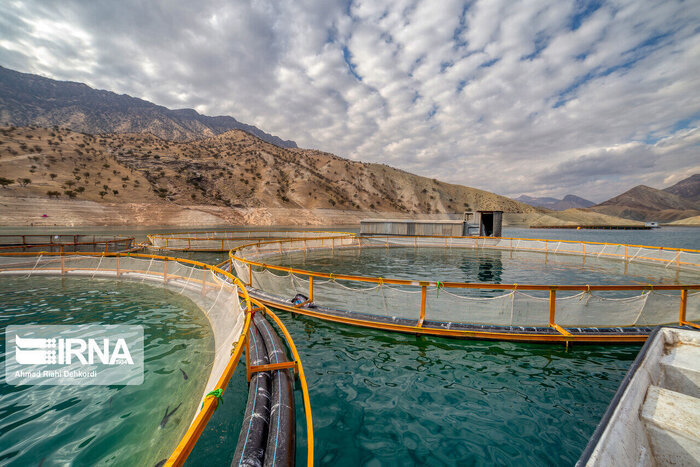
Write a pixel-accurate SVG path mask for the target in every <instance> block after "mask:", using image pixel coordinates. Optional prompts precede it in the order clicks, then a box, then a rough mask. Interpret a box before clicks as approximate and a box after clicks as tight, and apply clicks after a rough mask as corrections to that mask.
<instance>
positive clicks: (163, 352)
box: [0, 277, 214, 466]
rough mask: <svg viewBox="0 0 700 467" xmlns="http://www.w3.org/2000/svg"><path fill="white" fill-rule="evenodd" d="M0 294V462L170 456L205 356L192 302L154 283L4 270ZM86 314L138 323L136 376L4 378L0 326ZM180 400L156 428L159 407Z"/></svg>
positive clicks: (206, 337) (206, 341) (199, 317)
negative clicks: (79, 381) (106, 382)
mask: <svg viewBox="0 0 700 467" xmlns="http://www.w3.org/2000/svg"><path fill="white" fill-rule="evenodd" d="M0 303H2V312H1V313H0V325H1V326H2V328H3V332H2V333H1V334H0V358H1V359H2V361H3V363H2V367H3V372H2V384H0V464H2V465H4V464H9V465H18V466H26V465H40V464H41V465H154V464H155V463H156V462H158V461H160V460H161V459H163V458H166V457H168V456H169V454H170V452H172V450H173V449H174V447H175V446H176V445H177V442H178V441H179V440H180V438H181V437H182V435H183V434H184V432H185V431H186V429H187V427H188V426H189V424H190V422H191V420H192V417H193V416H194V413H195V409H196V406H197V404H198V403H199V398H200V397H201V394H202V392H203V391H204V385H205V384H206V381H207V378H208V377H209V371H210V368H211V363H212V362H213V352H214V342H213V336H212V334H211V329H210V327H209V323H208V321H207V319H206V318H205V317H204V315H203V314H202V312H201V311H200V310H199V309H198V308H197V307H196V306H195V305H194V303H192V302H191V301H189V300H187V299H185V298H183V297H181V296H179V295H177V294H175V293H172V292H170V291H168V290H166V289H162V288H158V287H151V286H147V285H137V284H132V283H128V282H116V281H108V280H99V279H94V280H90V279H80V278H64V279H61V278H54V277H32V278H29V279H25V278H13V277H3V278H2V280H0ZM88 323H94V324H140V325H142V326H144V345H145V349H144V350H145V374H144V383H143V384H142V385H139V386H87V387H85V386H11V385H8V384H6V383H5V380H4V378H5V374H4V360H5V352H6V349H5V333H4V327H5V326H8V325H11V324H88ZM180 369H182V370H183V371H184V372H185V373H186V374H187V375H188V379H187V380H185V379H184V377H183V375H182V372H181V371H180ZM180 403H182V405H181V406H180V407H179V408H178V409H177V411H176V412H175V413H174V414H173V415H172V416H171V418H170V420H169V421H168V422H167V423H166V424H165V426H164V427H162V428H161V427H160V423H161V420H162V418H163V415H164V413H165V410H166V409H167V408H170V411H172V410H173V409H174V408H175V407H177V406H178V404H180Z"/></svg>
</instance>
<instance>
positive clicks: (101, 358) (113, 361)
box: [5, 324, 144, 385]
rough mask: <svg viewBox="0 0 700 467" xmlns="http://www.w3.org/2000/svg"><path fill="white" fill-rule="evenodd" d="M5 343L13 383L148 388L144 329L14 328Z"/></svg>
mask: <svg viewBox="0 0 700 467" xmlns="http://www.w3.org/2000/svg"><path fill="white" fill-rule="evenodd" d="M5 343H6V346H7V354H6V359H5V379H6V381H7V382H8V383H9V384H14V385H26V384H51V385H112V384H116V385H134V384H141V383H143V373H144V371H143V370H144V352H143V348H144V345H143V326H138V325H137V326H132V325H97V324H87V325H76V326H66V325H34V324H32V325H21V326H16V325H13V326H8V327H7V328H6V329H5Z"/></svg>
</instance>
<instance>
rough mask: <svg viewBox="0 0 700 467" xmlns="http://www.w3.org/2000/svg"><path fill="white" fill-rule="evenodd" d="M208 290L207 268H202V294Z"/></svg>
mask: <svg viewBox="0 0 700 467" xmlns="http://www.w3.org/2000/svg"><path fill="white" fill-rule="evenodd" d="M206 292H207V269H202V295H204V294H205V293H206Z"/></svg>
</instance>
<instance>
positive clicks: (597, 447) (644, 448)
mask: <svg viewBox="0 0 700 467" xmlns="http://www.w3.org/2000/svg"><path fill="white" fill-rule="evenodd" d="M576 465H579V466H582V465H586V466H603V465H643V466H646V465H700V331H698V330H689V329H679V328H671V327H658V328H656V329H655V330H654V332H653V333H652V334H651V336H650V338H649V340H648V341H647V342H646V344H645V345H644V347H642V350H641V351H640V352H639V355H638V356H637V359H636V360H635V361H634V363H633V364H632V367H631V368H630V370H629V372H628V373H627V376H626V377H625V379H624V380H623V381H622V384H621V385H620V388H619V389H618V390H617V393H616V394H615V397H614V398H613V400H612V402H611V403H610V406H609V407H608V410H607V411H606V412H605V414H604V415H603V419H602V421H601V422H600V424H599V425H598V427H597V429H596V431H595V432H594V433H593V437H592V438H591V440H590V442H589V443H588V446H587V447H586V449H585V450H584V452H583V454H582V455H581V458H580V459H579V461H578V463H577V464H576Z"/></svg>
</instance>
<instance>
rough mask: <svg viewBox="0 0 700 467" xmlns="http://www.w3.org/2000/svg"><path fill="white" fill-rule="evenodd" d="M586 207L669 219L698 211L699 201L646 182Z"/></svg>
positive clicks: (640, 217)
mask: <svg viewBox="0 0 700 467" xmlns="http://www.w3.org/2000/svg"><path fill="white" fill-rule="evenodd" d="M589 209H590V210H592V211H595V212H599V213H602V214H608V215H612V216H619V217H624V218H627V219H634V220H639V221H658V222H672V221H675V220H679V219H684V218H687V217H693V216H697V215H700V204H698V203H696V202H693V201H690V200H688V199H685V198H681V197H680V196H677V195H675V194H672V193H668V192H666V191H663V190H657V189H655V188H651V187H648V186H645V185H639V186H636V187H634V188H632V189H631V190H629V191H626V192H625V193H622V194H621V195H618V196H616V197H614V198H611V199H609V200H607V201H605V202H603V203H600V204H598V205H596V206H593V207H591V208H589Z"/></svg>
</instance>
